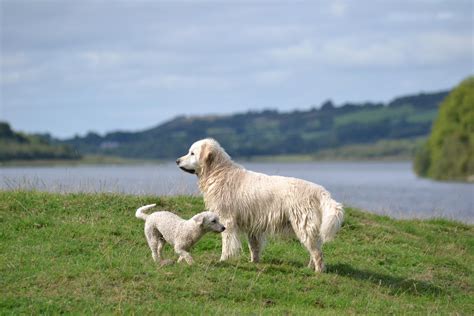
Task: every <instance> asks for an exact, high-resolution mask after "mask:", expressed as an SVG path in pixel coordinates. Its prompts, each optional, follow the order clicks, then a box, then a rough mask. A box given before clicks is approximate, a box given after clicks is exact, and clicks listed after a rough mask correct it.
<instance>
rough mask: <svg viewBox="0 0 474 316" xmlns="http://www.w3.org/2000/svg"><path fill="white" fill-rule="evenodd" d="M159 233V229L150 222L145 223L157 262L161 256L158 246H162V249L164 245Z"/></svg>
mask: <svg viewBox="0 0 474 316" xmlns="http://www.w3.org/2000/svg"><path fill="white" fill-rule="evenodd" d="M159 235H160V234H159V232H158V230H157V229H156V228H155V227H154V226H153V225H152V224H151V223H150V222H146V223H145V237H146V241H147V242H148V246H149V247H150V250H151V256H152V257H153V261H155V262H160V260H161V256H160V253H159V252H158V247H160V250H161V248H162V247H163V245H162V244H161V243H160V240H161V238H160V236H159Z"/></svg>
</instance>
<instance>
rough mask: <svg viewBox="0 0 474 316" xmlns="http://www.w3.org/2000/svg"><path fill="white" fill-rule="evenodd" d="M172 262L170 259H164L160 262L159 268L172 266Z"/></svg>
mask: <svg viewBox="0 0 474 316" xmlns="http://www.w3.org/2000/svg"><path fill="white" fill-rule="evenodd" d="M173 264H174V261H173V260H171V259H165V260H162V261H161V262H160V267H164V266H170V265H173Z"/></svg>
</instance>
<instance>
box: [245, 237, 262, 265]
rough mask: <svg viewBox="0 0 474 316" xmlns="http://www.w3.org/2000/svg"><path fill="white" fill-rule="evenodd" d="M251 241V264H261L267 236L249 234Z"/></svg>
mask: <svg viewBox="0 0 474 316" xmlns="http://www.w3.org/2000/svg"><path fill="white" fill-rule="evenodd" d="M248 239H249V250H250V262H259V261H260V255H261V253H262V251H263V248H264V247H265V235H264V234H257V235H255V234H248Z"/></svg>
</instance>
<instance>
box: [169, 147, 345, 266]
mask: <svg viewBox="0 0 474 316" xmlns="http://www.w3.org/2000/svg"><path fill="white" fill-rule="evenodd" d="M176 163H177V164H178V166H179V167H180V168H181V169H182V170H184V171H186V172H189V173H193V174H196V175H197V177H198V181H199V188H200V190H201V192H202V194H203V196H204V202H205V204H206V208H207V209H209V210H210V211H212V212H215V213H217V214H219V217H220V219H221V221H222V223H223V224H224V225H225V226H226V231H225V232H224V233H223V234H222V255H221V260H226V259H228V258H230V257H232V256H236V255H238V254H239V253H240V250H241V243H240V239H239V233H240V232H242V233H246V234H247V237H248V241H249V248H250V255H251V261H253V262H258V261H259V259H260V255H261V252H262V250H263V247H264V244H265V235H266V234H269V233H270V234H272V233H277V232H281V231H286V230H293V231H294V232H295V234H296V236H297V237H298V239H299V240H300V241H301V243H302V244H303V245H304V246H305V247H306V249H307V250H308V251H309V253H310V261H309V265H308V266H309V267H310V268H312V269H314V270H315V271H316V272H320V271H323V270H324V262H323V257H322V251H321V248H322V245H323V243H324V242H326V241H329V240H331V239H332V238H333V237H334V235H335V234H336V233H337V231H338V230H339V229H340V227H341V224H342V221H343V218H344V210H343V207H342V204H340V203H338V202H336V201H335V200H333V199H332V198H331V195H330V193H329V192H328V191H327V190H326V189H324V188H323V187H322V186H320V185H317V184H314V183H311V182H308V181H304V180H301V179H296V178H288V177H281V176H268V175H265V174H262V173H257V172H252V171H248V170H246V169H244V168H243V167H242V166H240V165H238V164H236V163H234V162H233V161H232V160H231V158H230V157H229V155H228V154H227V153H226V152H225V150H224V149H223V148H222V147H221V146H220V145H219V143H218V142H217V141H215V140H214V139H203V140H200V141H197V142H195V143H194V144H193V145H192V146H191V148H190V150H189V153H188V154H187V155H185V156H183V157H180V158H178V160H177V161H176Z"/></svg>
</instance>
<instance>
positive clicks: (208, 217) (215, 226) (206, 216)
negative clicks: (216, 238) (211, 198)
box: [192, 212, 225, 233]
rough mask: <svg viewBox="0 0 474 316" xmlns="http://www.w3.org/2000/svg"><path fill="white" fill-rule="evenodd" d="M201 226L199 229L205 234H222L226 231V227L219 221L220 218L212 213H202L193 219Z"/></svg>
mask: <svg viewBox="0 0 474 316" xmlns="http://www.w3.org/2000/svg"><path fill="white" fill-rule="evenodd" d="M192 219H193V220H194V221H196V222H197V223H198V224H199V227H201V229H202V230H203V231H205V232H216V233H222V232H223V231H224V230H225V227H224V225H222V224H221V222H220V221H219V216H217V214H215V213H212V212H202V213H199V214H197V215H195V216H194V217H193V218H192Z"/></svg>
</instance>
